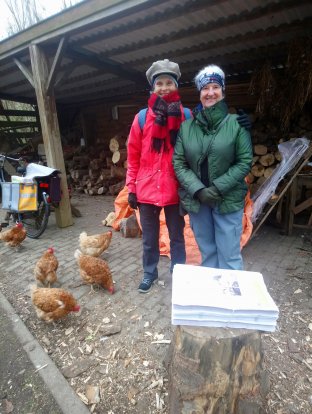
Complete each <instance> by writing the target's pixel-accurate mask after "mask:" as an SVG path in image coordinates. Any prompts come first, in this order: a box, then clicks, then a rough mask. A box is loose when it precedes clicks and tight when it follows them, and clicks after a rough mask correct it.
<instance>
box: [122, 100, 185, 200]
mask: <svg viewBox="0 0 312 414" xmlns="http://www.w3.org/2000/svg"><path fill="white" fill-rule="evenodd" d="M181 113H182V121H184V120H185V117H184V112H183V107H182V105H181ZM155 117H156V116H155V114H154V112H153V111H152V110H151V109H150V108H148V110H147V114H146V122H145V125H144V128H143V131H141V128H140V125H139V120H138V114H136V116H135V118H134V120H133V123H132V126H131V130H130V134H129V138H128V148H127V150H128V167H127V179H126V185H127V187H128V192H129V193H136V196H137V199H138V202H139V203H147V204H155V205H156V206H159V207H164V206H167V205H170V204H178V203H179V196H178V186H179V184H178V180H177V178H176V176H175V173H174V169H173V166H172V155H173V148H172V147H170V150H169V151H165V152H163V151H161V152H160V153H157V152H155V151H152V150H151V148H152V126H153V124H154V120H155Z"/></svg>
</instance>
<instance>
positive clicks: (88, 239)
mask: <svg viewBox="0 0 312 414" xmlns="http://www.w3.org/2000/svg"><path fill="white" fill-rule="evenodd" d="M112 235H113V233H112V232H111V231H107V232H105V233H101V234H94V235H93V236H92V235H90V236H88V235H87V233H86V232H85V231H83V232H82V233H81V234H80V236H79V247H80V251H81V252H82V253H83V254H86V255H88V256H93V257H99V256H100V255H101V254H102V253H103V252H104V250H106V249H107V248H108V246H109V245H110V242H111V240H112Z"/></svg>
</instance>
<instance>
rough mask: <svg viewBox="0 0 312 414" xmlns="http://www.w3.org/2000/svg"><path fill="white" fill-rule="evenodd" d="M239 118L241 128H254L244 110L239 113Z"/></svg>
mask: <svg viewBox="0 0 312 414" xmlns="http://www.w3.org/2000/svg"><path fill="white" fill-rule="evenodd" d="M237 114H238V117H237V122H238V123H239V125H240V126H242V127H244V128H246V129H247V130H250V129H251V127H252V124H251V120H250V118H249V116H248V115H247V114H246V112H244V110H243V109H239V110H238V111H237Z"/></svg>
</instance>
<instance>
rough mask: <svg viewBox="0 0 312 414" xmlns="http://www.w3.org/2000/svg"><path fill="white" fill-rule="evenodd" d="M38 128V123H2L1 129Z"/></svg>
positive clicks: (0, 122)
mask: <svg viewBox="0 0 312 414" xmlns="http://www.w3.org/2000/svg"><path fill="white" fill-rule="evenodd" d="M36 126H38V122H36V121H15V120H14V121H13V120H12V121H0V128H5V127H7V128H30V127H36Z"/></svg>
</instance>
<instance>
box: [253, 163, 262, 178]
mask: <svg viewBox="0 0 312 414" xmlns="http://www.w3.org/2000/svg"><path fill="white" fill-rule="evenodd" d="M251 173H252V174H253V175H254V176H255V177H261V176H262V175H263V174H264V166H263V165H261V164H258V163H257V164H255V165H253V166H252V167H251Z"/></svg>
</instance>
